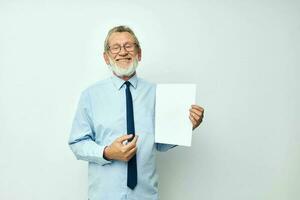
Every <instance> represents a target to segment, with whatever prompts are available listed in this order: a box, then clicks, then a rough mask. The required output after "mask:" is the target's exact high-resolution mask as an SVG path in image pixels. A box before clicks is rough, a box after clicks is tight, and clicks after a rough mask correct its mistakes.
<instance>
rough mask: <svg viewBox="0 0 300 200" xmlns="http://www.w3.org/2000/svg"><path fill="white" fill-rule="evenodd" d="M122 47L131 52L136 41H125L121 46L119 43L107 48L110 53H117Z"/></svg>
mask: <svg viewBox="0 0 300 200" xmlns="http://www.w3.org/2000/svg"><path fill="white" fill-rule="evenodd" d="M122 47H123V48H124V49H125V50H126V51H127V52H133V51H134V50H135V47H136V43H131V42H127V43H125V44H124V45H123V46H121V45H119V44H115V45H113V46H109V47H108V49H109V51H110V52H111V53H112V54H117V53H119V52H120V51H121V48H122Z"/></svg>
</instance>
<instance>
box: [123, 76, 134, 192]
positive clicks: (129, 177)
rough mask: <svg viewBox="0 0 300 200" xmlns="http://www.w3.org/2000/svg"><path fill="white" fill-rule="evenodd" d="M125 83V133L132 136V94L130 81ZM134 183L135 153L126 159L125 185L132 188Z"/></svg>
mask: <svg viewBox="0 0 300 200" xmlns="http://www.w3.org/2000/svg"><path fill="white" fill-rule="evenodd" d="M125 84H126V114H127V115H126V116H127V134H133V137H134V136H135V130H134V117H133V104H132V96H131V92H130V82H129V81H126V82H125ZM133 137H132V138H131V139H130V140H128V141H129V142H130V141H131V140H132V139H133ZM136 184H137V169H136V155H134V156H133V157H132V158H131V159H130V160H129V161H128V165H127V186H128V187H129V188H130V189H132V190H133V189H134V188H135V186H136Z"/></svg>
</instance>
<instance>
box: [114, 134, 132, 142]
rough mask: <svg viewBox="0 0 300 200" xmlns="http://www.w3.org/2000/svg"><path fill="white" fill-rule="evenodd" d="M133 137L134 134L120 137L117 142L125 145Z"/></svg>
mask: <svg viewBox="0 0 300 200" xmlns="http://www.w3.org/2000/svg"><path fill="white" fill-rule="evenodd" d="M131 137H132V134H130V135H127V134H126V135H122V136H121V137H119V138H118V139H117V141H118V142H120V143H123V142H124V141H125V140H128V139H130V138H131Z"/></svg>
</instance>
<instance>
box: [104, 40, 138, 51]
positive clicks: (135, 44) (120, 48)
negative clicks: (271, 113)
mask: <svg viewBox="0 0 300 200" xmlns="http://www.w3.org/2000/svg"><path fill="white" fill-rule="evenodd" d="M127 44H133V45H134V49H133V51H128V50H127V49H126V48H125V45H127ZM115 45H118V46H119V51H118V52H117V53H113V52H111V49H110V48H111V47H112V46H115ZM112 46H108V47H107V50H109V52H110V53H112V54H118V53H120V52H121V50H122V48H123V49H124V50H125V51H127V52H128V53H129V52H134V51H135V50H136V49H135V48H136V47H137V46H138V44H137V43H136V42H126V43H125V44H123V45H120V44H114V45H112Z"/></svg>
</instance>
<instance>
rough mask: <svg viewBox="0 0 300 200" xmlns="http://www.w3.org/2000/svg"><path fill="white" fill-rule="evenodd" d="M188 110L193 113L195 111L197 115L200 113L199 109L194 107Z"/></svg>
mask: <svg viewBox="0 0 300 200" xmlns="http://www.w3.org/2000/svg"><path fill="white" fill-rule="evenodd" d="M190 112H193V113H195V114H197V115H202V112H201V111H200V110H197V109H195V108H191V109H190Z"/></svg>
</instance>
